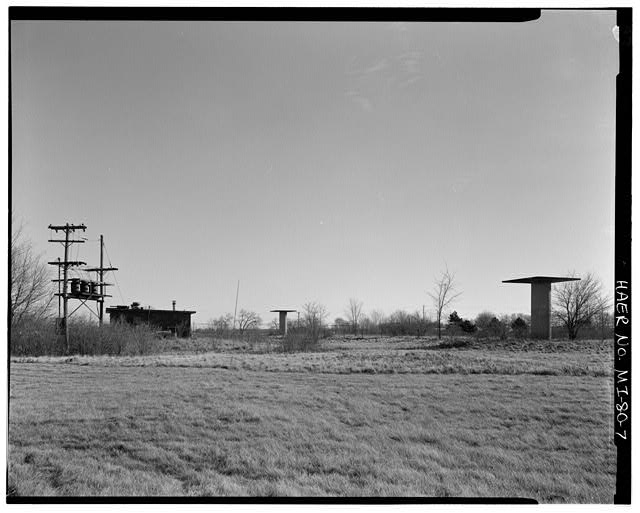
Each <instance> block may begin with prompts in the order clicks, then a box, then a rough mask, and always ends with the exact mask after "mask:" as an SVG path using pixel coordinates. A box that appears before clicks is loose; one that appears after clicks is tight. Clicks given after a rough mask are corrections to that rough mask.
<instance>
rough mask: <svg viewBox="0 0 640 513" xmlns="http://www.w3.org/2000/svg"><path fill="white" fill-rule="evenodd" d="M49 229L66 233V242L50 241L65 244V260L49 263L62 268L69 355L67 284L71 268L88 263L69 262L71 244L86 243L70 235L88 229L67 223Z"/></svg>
mask: <svg viewBox="0 0 640 513" xmlns="http://www.w3.org/2000/svg"><path fill="white" fill-rule="evenodd" d="M49 229H50V230H54V231H55V232H56V233H58V231H63V232H64V240H61V239H49V242H60V243H62V244H64V260H63V261H62V262H60V258H58V260H57V261H56V262H49V264H51V265H57V266H58V270H60V268H62V292H61V293H60V295H61V296H62V323H63V325H64V342H65V348H66V351H67V353H68V352H69V323H68V322H67V320H68V316H69V315H68V314H69V310H68V304H67V303H68V299H69V293H68V291H67V284H68V283H67V282H68V279H69V272H68V271H69V267H72V266H74V265H86V262H80V261H70V260H69V247H70V246H71V244H79V243H83V242H84V241H83V240H72V239H70V238H69V235H70V234H71V233H73V232H75V231H76V230H82V231H83V232H84V231H85V230H86V229H87V227H86V226H85V225H84V224H69V223H66V224H65V225H57V226H54V225H49ZM58 283H60V282H58ZM58 297H60V296H58Z"/></svg>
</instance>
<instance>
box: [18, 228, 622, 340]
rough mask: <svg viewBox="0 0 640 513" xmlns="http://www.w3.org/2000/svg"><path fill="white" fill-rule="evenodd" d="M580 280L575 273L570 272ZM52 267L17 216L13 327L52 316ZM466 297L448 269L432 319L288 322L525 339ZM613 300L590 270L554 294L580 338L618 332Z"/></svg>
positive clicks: (252, 322)
mask: <svg viewBox="0 0 640 513" xmlns="http://www.w3.org/2000/svg"><path fill="white" fill-rule="evenodd" d="M569 276H571V277H577V276H576V273H575V272H571V273H569ZM51 278H52V276H51V270H50V268H49V267H48V266H47V265H46V263H45V262H43V261H42V258H41V256H40V255H37V254H35V253H34V251H33V246H32V244H31V242H30V241H29V240H28V239H27V238H26V237H25V236H24V232H23V230H22V227H21V226H17V227H16V226H15V225H14V221H13V217H12V234H11V239H10V298H9V324H10V327H11V329H12V330H13V329H19V328H20V327H21V326H22V325H25V324H28V323H32V322H34V321H40V320H43V319H49V318H51V319H53V318H54V312H53V308H52V306H53V297H54V296H53V292H54V290H53V285H52V282H51ZM461 294H462V292H461V291H460V290H459V289H458V287H457V283H456V279H455V275H454V273H452V272H450V271H449V269H448V268H445V270H444V271H442V272H441V273H440V274H439V275H438V276H437V277H436V278H435V280H434V282H433V285H432V287H431V289H430V290H429V291H427V295H428V297H429V298H430V299H431V303H432V307H433V309H432V312H434V318H431V317H430V316H427V315H426V312H425V309H424V307H423V309H422V310H421V311H420V310H416V311H414V312H406V311H404V310H396V311H394V312H392V313H391V314H389V315H385V314H384V313H383V312H382V311H380V310H371V311H370V312H369V313H368V314H367V313H365V312H364V303H363V302H362V301H360V300H358V299H356V298H350V299H349V301H348V303H347V305H346V307H345V309H344V312H343V314H344V317H342V316H340V317H337V318H335V319H334V321H333V323H329V322H328V317H329V313H328V311H327V309H326V307H325V306H324V305H322V304H321V303H320V302H319V301H309V302H307V303H305V304H304V305H303V306H302V308H301V309H300V312H299V317H298V318H296V319H289V329H290V330H292V331H293V332H295V331H296V330H300V329H304V330H305V331H306V332H307V334H310V335H311V338H312V339H313V340H317V339H318V338H319V337H321V336H322V335H323V334H326V333H327V332H328V331H330V330H331V331H333V332H338V333H344V334H346V333H351V334H355V335H357V334H361V335H365V334H370V335H373V334H378V335H388V336H394V335H415V336H419V337H420V336H425V335H427V334H432V333H433V334H434V335H437V337H438V338H441V337H442V334H443V331H444V333H446V334H478V335H486V336H495V337H507V336H515V337H525V336H526V334H527V331H528V326H529V321H530V319H529V317H528V316H527V315H523V314H520V315H502V316H496V315H495V314H493V313H491V312H481V313H480V314H478V315H477V316H476V317H475V318H474V319H464V318H461V317H460V316H459V315H458V313H457V311H455V310H453V309H452V307H453V304H454V303H455V301H456V300H457V299H458V298H459V297H460V295H461ZM611 310H612V301H611V298H610V297H609V296H608V295H607V294H605V292H604V291H603V286H602V282H601V281H600V280H599V279H598V278H597V277H596V276H595V275H594V274H593V273H587V274H585V275H583V276H581V277H580V280H579V281H570V282H564V283H560V284H557V285H556V286H555V287H554V291H553V318H554V321H555V323H556V324H557V325H559V326H562V327H563V328H564V330H565V331H566V336H567V337H568V338H569V339H571V340H574V339H576V338H577V337H578V335H579V334H580V333H581V332H582V331H584V330H585V329H587V328H594V327H596V328H600V329H601V330H602V331H603V332H604V330H607V329H609V328H610V327H612V319H613V318H612V315H611ZM277 323H278V321H277V320H275V319H274V321H273V322H272V324H271V326H270V328H272V329H274V330H276V329H277V328H278V325H277ZM208 324H209V328H210V329H212V330H213V331H214V332H216V333H217V334H220V335H225V334H228V333H231V332H237V333H240V334H243V333H245V332H247V331H250V330H255V329H258V328H262V327H263V319H262V318H261V317H260V315H258V314H257V313H256V312H252V311H249V310H245V309H242V310H240V312H239V314H237V315H236V316H234V315H232V314H230V313H228V314H224V315H222V316H220V317H218V318H215V319H211V320H210V321H209V323H208Z"/></svg>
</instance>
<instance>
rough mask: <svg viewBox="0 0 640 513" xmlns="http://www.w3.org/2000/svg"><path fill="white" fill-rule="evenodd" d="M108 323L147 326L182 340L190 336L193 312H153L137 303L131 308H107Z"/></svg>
mask: <svg viewBox="0 0 640 513" xmlns="http://www.w3.org/2000/svg"><path fill="white" fill-rule="evenodd" d="M107 313H108V314H109V321H110V322H111V323H112V324H113V323H115V322H126V323H129V324H148V325H149V326H152V327H155V328H157V329H158V330H161V331H167V332H169V331H170V332H171V333H173V334H174V335H176V336H178V337H182V338H188V337H190V336H191V315H192V314H194V313H196V312H195V311H188V310H154V309H151V308H141V307H140V305H139V303H132V304H131V306H130V307H129V306H113V307H110V308H107Z"/></svg>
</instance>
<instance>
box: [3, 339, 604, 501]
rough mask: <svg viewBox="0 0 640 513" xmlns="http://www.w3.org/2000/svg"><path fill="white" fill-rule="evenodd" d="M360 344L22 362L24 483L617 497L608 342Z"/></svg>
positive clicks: (116, 488) (19, 398)
mask: <svg viewBox="0 0 640 513" xmlns="http://www.w3.org/2000/svg"><path fill="white" fill-rule="evenodd" d="M362 342H363V341H355V340H353V341H352V340H342V341H331V342H329V343H328V345H330V344H333V347H325V348H324V349H325V350H324V352H320V353H304V354H296V355H283V354H237V353H228V352H225V353H215V352H209V353H205V354H191V355H189V354H182V355H169V354H165V355H157V356H144V357H120V358H112V357H93V358H91V357H74V358H73V359H71V360H70V361H67V359H64V358H48V359H47V358H34V359H15V358H14V359H12V362H11V380H10V423H9V491H10V492H11V493H12V494H15V495H27V496H33V495H51V496H53V495H80V496H83V495H118V496H123V495H124V496H128V495H145V496H157V495H179V496H246V495H249V496H270V495H278V496H283V495H286V496H299V495H303V496H323V495H329V496H363V495H364V496H421V495H424V496H436V497H447V496H451V497H456V496H457V497H460V496H468V497H488V496H502V497H530V498H534V499H536V500H538V501H541V502H594V503H610V502H612V500H613V492H614V489H615V459H614V455H615V453H614V446H613V443H612V432H611V422H610V416H611V414H610V411H611V404H612V396H611V394H612V390H611V383H612V378H611V377H610V375H609V374H610V373H609V371H608V369H610V365H609V367H607V365H608V362H609V360H608V359H607V358H608V357H607V356H606V354H608V353H606V354H605V353H604V351H600V352H599V351H598V350H595V351H594V352H593V353H592V354H590V355H589V357H588V358H585V359H583V360H580V359H578V356H577V355H576V354H573V352H572V351H569V350H568V351H565V352H564V353H563V354H561V355H559V354H553V353H551V352H544V351H541V350H530V351H524V352H522V353H517V352H514V351H511V350H509V349H506V348H504V347H499V346H496V347H495V348H494V349H493V350H490V351H487V350H485V351H484V352H483V351H482V350H480V349H475V348H473V347H472V345H471V346H470V347H472V348H471V349H458V350H455V349H451V350H434V349H428V348H426V347H424V345H423V344H422V342H421V343H420V344H421V345H420V346H415V347H414V348H411V346H410V344H412V343H413V344H415V339H414V341H413V342H412V341H410V340H405V341H398V342H397V344H396V345H393V346H390V342H389V341H387V345H380V343H378V342H376V341H369V342H366V343H367V344H369V347H363V346H360V347H359V348H358V349H354V348H353V347H352V346H353V345H354V344H358V343H362ZM341 344H342V348H341V349H340V347H341ZM376 344H377V345H376ZM394 344H395V342H394ZM429 344H431V342H429V343H428V344H427V345H429ZM347 346H348V347H347ZM418 347H420V348H418ZM568 349H570V348H568ZM225 365H226V367H227V368H222V367H225ZM314 365H315V367H314ZM402 368H406V369H407V371H406V372H404V371H402V370H400V369H402ZM366 369H372V372H369V371H367V370H366ZM378 369H380V370H378ZM383 369H387V370H383ZM391 369H394V370H393V371H391ZM545 369H547V370H548V371H549V372H543V371H544V370H545ZM579 369H583V371H579ZM584 369H587V370H584ZM283 370H286V371H288V372H282V371H283ZM476 371H477V372H479V373H478V374H475V372H476ZM373 372H375V374H374V373H373ZM378 372H380V374H378ZM382 372H384V374H382Z"/></svg>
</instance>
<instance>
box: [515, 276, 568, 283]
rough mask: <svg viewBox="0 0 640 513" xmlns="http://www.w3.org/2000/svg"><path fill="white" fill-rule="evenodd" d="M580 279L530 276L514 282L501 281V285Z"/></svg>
mask: <svg viewBox="0 0 640 513" xmlns="http://www.w3.org/2000/svg"><path fill="white" fill-rule="evenodd" d="M579 279H580V278H570V277H568V276H530V277H528V278H516V279H515V280H502V283H556V282H560V281H576V280H579Z"/></svg>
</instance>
